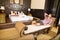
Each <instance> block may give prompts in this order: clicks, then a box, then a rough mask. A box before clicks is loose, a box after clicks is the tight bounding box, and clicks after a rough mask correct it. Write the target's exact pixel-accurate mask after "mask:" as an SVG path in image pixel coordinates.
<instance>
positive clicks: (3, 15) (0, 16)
mask: <svg viewBox="0 0 60 40" xmlns="http://www.w3.org/2000/svg"><path fill="white" fill-rule="evenodd" d="M5 16H6V15H5V14H4V13H1V14H0V23H6V20H5Z"/></svg>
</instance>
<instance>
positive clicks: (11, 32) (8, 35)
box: [0, 28, 57, 40]
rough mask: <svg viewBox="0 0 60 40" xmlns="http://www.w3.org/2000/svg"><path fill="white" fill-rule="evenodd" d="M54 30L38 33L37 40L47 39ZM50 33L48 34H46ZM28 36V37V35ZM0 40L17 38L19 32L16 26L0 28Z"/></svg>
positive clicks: (16, 39)
mask: <svg viewBox="0 0 60 40" xmlns="http://www.w3.org/2000/svg"><path fill="white" fill-rule="evenodd" d="M53 30H54V31H57V30H56V28H53ZM53 34H54V32H52V31H51V32H49V33H48V34H40V36H39V35H38V36H37V39H38V40H49V37H52V36H54V35H55V34H54V35H53ZM46 35H50V36H46ZM29 38H30V37H29ZM0 40H19V34H18V32H17V30H16V28H8V29H2V30H0Z"/></svg>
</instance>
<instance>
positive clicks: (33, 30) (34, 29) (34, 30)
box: [24, 25, 50, 40]
mask: <svg viewBox="0 0 60 40" xmlns="http://www.w3.org/2000/svg"><path fill="white" fill-rule="evenodd" d="M26 27H27V28H28V29H27V30H25V31H24V34H33V35H34V39H35V40H37V35H36V33H38V32H39V31H41V30H43V29H46V28H50V25H40V26H36V25H27V26H26Z"/></svg>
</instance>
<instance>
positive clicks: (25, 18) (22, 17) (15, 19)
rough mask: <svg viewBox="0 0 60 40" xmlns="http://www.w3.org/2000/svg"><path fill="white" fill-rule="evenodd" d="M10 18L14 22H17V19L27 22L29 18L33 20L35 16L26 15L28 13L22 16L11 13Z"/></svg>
mask: <svg viewBox="0 0 60 40" xmlns="http://www.w3.org/2000/svg"><path fill="white" fill-rule="evenodd" d="M9 18H10V20H11V21H12V22H13V23H14V22H16V21H21V22H27V21H29V20H33V17H31V16H26V15H20V16H11V15H9Z"/></svg>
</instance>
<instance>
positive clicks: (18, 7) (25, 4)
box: [0, 0, 30, 16]
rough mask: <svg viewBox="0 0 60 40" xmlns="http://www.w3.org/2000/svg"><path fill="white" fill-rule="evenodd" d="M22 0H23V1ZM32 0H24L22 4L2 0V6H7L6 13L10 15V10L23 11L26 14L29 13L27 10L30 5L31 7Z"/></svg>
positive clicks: (0, 2)
mask: <svg viewBox="0 0 60 40" xmlns="http://www.w3.org/2000/svg"><path fill="white" fill-rule="evenodd" d="M21 2H22V1H21ZM29 3H30V1H29V0H23V5H21V4H22V3H21V4H20V3H18V4H15V3H13V4H10V0H0V6H2V5H3V6H5V9H6V10H5V13H6V15H7V16H8V15H9V14H10V11H11V10H13V11H23V12H24V13H25V14H27V10H28V7H30V6H29V5H30V4H29Z"/></svg>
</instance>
